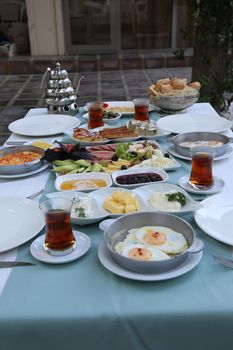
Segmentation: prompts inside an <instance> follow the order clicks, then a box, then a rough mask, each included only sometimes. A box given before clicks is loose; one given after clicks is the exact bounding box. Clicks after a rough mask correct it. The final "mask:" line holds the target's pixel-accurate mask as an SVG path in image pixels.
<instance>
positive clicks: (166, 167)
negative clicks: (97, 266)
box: [131, 149, 181, 171]
mask: <svg viewBox="0 0 233 350" xmlns="http://www.w3.org/2000/svg"><path fill="white" fill-rule="evenodd" d="M161 151H162V153H163V154H165V153H168V152H166V151H164V150H162V149H161ZM169 158H170V159H172V160H173V165H164V166H161V167H158V166H157V167H154V168H157V169H158V168H159V169H163V170H165V171H170V170H176V169H179V168H180V167H181V165H180V163H178V162H177V160H176V159H175V158H173V157H172V156H171V155H170V157H169ZM145 162H147V161H145ZM147 163H148V162H147ZM145 168H151V165H145V166H144V165H143V162H142V163H140V164H138V165H134V166H133V167H131V169H145Z"/></svg>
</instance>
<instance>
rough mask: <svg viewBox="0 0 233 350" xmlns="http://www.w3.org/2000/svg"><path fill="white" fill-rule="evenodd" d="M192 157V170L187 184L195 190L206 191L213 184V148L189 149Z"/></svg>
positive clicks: (199, 147)
mask: <svg viewBox="0 0 233 350" xmlns="http://www.w3.org/2000/svg"><path fill="white" fill-rule="evenodd" d="M190 153H191V157H192V169H191V174H190V177H189V184H190V185H191V186H193V187H194V188H196V189H202V190H207V189H209V188H210V187H212V186H213V184H214V177H213V170H212V167H213V166H212V165H213V159H214V157H215V154H216V152H215V149H214V148H213V147H208V146H206V147H204V146H197V147H192V148H191V149H190Z"/></svg>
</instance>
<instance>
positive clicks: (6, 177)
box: [0, 162, 49, 179]
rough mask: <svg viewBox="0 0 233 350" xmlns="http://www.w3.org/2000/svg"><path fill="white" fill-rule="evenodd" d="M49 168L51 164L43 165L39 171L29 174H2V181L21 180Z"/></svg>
mask: <svg viewBox="0 0 233 350" xmlns="http://www.w3.org/2000/svg"><path fill="white" fill-rule="evenodd" d="M48 166H49V163H47V162H46V163H45V164H43V165H42V166H41V167H40V168H39V169H36V170H33V171H30V172H28V173H24V174H15V175H2V174H0V179H19V178H21V177H26V176H31V175H34V174H37V173H40V172H41V171H43V170H45V169H47V168H48Z"/></svg>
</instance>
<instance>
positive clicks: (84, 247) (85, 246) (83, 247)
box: [30, 231, 91, 264]
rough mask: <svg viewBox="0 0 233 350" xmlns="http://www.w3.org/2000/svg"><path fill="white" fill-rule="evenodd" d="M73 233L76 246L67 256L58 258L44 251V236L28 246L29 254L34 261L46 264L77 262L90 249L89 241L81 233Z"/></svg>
mask: <svg viewBox="0 0 233 350" xmlns="http://www.w3.org/2000/svg"><path fill="white" fill-rule="evenodd" d="M73 233H74V235H75V238H76V241H77V246H76V248H75V249H74V250H73V251H72V252H71V253H69V254H66V255H59V256H55V255H51V254H49V253H48V252H47V251H46V250H44V247H43V243H44V240H45V235H42V236H40V237H38V238H37V239H36V240H35V241H33V242H32V244H31V246H30V253H31V254H32V256H33V257H34V258H35V259H37V260H40V261H43V262H45V263H48V264H66V263H68V262H71V261H74V260H77V259H79V258H81V257H82V256H83V255H84V254H86V252H87V251H88V250H89V249H90V246H91V240H90V238H89V237H88V236H87V235H85V234H84V233H82V232H79V231H73Z"/></svg>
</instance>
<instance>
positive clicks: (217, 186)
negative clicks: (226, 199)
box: [178, 175, 225, 194]
mask: <svg viewBox="0 0 233 350" xmlns="http://www.w3.org/2000/svg"><path fill="white" fill-rule="evenodd" d="M188 181H189V175H185V176H182V177H181V178H179V180H178V185H179V186H180V187H182V188H184V189H185V190H186V191H187V192H190V193H199V194H214V193H217V192H220V191H221V190H222V189H223V187H224V185H225V183H224V181H223V180H222V179H220V178H219V177H216V176H214V184H213V186H212V187H210V188H209V189H208V190H202V189H197V188H194V187H192V186H191V185H190V184H189V182H188Z"/></svg>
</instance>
